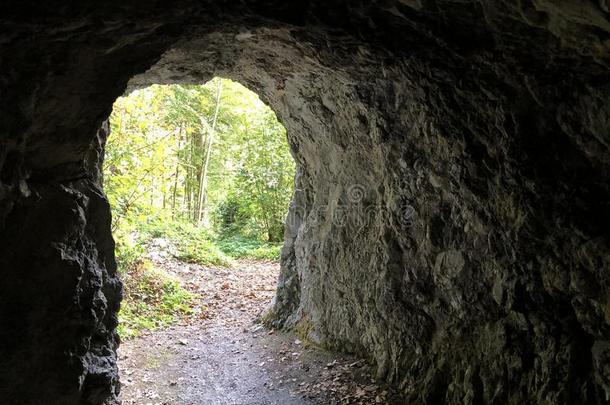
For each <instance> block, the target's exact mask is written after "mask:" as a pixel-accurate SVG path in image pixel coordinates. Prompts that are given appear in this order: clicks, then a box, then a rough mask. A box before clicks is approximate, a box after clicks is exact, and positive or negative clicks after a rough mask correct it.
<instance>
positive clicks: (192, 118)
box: [104, 78, 295, 403]
mask: <svg viewBox="0 0 610 405" xmlns="http://www.w3.org/2000/svg"><path fill="white" fill-rule="evenodd" d="M110 122H111V135H110V137H109V139H108V143H107V145H106V157H105V162H104V186H105V191H106V193H107V195H108V198H109V200H110V203H111V206H112V210H113V221H112V230H113V234H114V238H115V241H116V255H117V262H118V266H119V271H120V273H121V275H122V279H123V282H124V288H125V293H124V294H125V298H124V300H123V303H122V307H121V312H120V314H119V319H120V323H119V335H120V336H121V338H122V340H123V346H122V351H121V355H122V357H123V360H124V361H122V362H121V363H120V366H121V371H122V374H123V375H122V380H123V386H124V387H123V396H124V400H125V402H127V403H130V402H133V403H138V402H139V401H141V400H142V401H143V400H145V399H146V398H148V399H154V398H157V397H158V396H159V395H160V394H159V393H156V392H155V391H154V390H153V391H151V390H150V389H144V388H143V387H144V386H145V385H146V379H147V375H155V376H156V377H155V378H161V377H159V376H158V375H157V373H163V371H162V370H159V368H160V367H161V366H166V365H167V364H163V363H168V364H171V359H169V358H167V356H166V354H167V353H166V354H163V355H162V357H161V358H157V357H155V356H157V355H158V353H159V352H158V351H157V350H154V351H153V350H151V349H150V347H151V346H152V347H154V346H158V345H160V346H161V348H162V350H161V353H164V352H163V350H167V346H168V345H171V342H164V341H163V339H164V337H163V335H162V334H160V333H162V332H163V331H167V330H168V328H174V329H173V330H174V331H175V330H176V329H175V328H176V325H181V326H182V327H184V326H185V325H186V326H188V325H198V324H199V323H200V322H201V320H205V319H216V320H217V321H218V322H219V323H222V324H223V326H230V324H232V323H240V322H241V323H244V326H248V325H247V324H248V322H250V321H252V320H253V319H254V318H255V317H256V316H257V315H259V314H260V312H261V310H262V309H263V308H264V305H266V304H267V303H268V302H269V301H270V300H271V298H272V295H273V292H274V291H275V283H276V278H277V275H278V271H279V264H278V259H279V252H280V248H281V243H282V240H283V229H284V219H285V216H286V212H287V208H288V204H289V201H290V198H291V195H292V190H293V179H294V171H295V167H294V161H293V160H292V157H291V155H290V151H289V148H288V144H287V142H286V133H285V129H284V127H283V126H282V125H281V124H280V123H279V122H278V120H277V118H276V116H275V114H274V113H273V111H271V110H270V109H269V107H267V106H266V105H265V104H264V103H263V102H261V100H260V99H259V98H258V96H257V95H256V94H254V93H253V92H251V91H249V90H248V89H246V88H245V87H244V86H242V85H240V84H238V83H236V82H233V81H230V80H227V79H221V78H215V79H213V80H211V81H210V82H208V83H206V84H205V85H167V86H161V85H154V86H151V87H148V88H145V89H141V90H137V91H134V92H132V93H130V94H128V95H126V96H125V97H121V98H119V99H118V100H117V101H116V102H115V104H114V108H113V113H112V115H111V118H110ZM220 313H221V314H222V316H221V317H219V314H220ZM236 313H237V315H236ZM182 332H183V334H186V335H188V334H190V332H188V331H186V330H183V331H182ZM191 332H192V331H191ZM223 333H225V334H227V333H230V332H228V331H223ZM166 338H167V336H166ZM138 339H150V340H140V341H138ZM169 339H170V340H171V341H173V342H174V343H175V342H178V344H179V345H182V346H186V345H188V340H189V339H190V337H188V336H182V335H180V336H174V335H171V336H170V337H169ZM164 356H165V357H164ZM153 363H154V364H156V365H157V367H152V368H151V367H150V365H151V364H153ZM136 370H139V371H143V372H144V373H147V372H148V373H150V374H144V375H137V373H136V375H133V376H131V375H132V373H134V372H135V371H136ZM132 377H133V378H132ZM168 378H169V379H170V380H171V382H172V383H173V384H174V385H178V382H177V381H174V380H173V378H174V377H171V376H170V377H168ZM178 378H179V377H176V379H178ZM136 381H137V383H136ZM132 382H133V385H134V387H133V389H131V388H130V385H132V384H131V383H132Z"/></svg>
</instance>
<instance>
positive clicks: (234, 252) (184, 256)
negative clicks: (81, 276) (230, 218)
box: [114, 221, 282, 339]
mask: <svg viewBox="0 0 610 405" xmlns="http://www.w3.org/2000/svg"><path fill="white" fill-rule="evenodd" d="M114 235H115V239H116V240H117V243H116V258H117V263H118V267H119V272H120V274H121V277H122V280H123V284H124V288H125V294H124V299H123V302H122V305H121V311H120V313H119V327H118V332H119V335H120V336H121V338H123V339H125V338H131V337H134V336H137V335H138V334H139V333H141V332H142V331H144V330H155V329H159V328H163V327H166V326H169V325H171V324H174V323H176V322H177V321H179V320H180V319H183V318H184V317H185V316H187V315H189V314H191V312H192V308H193V306H194V305H193V303H194V300H195V299H196V296H195V295H193V294H191V293H190V292H189V291H187V290H185V289H184V288H183V287H181V286H180V282H179V280H178V279H177V278H176V277H175V276H173V275H171V274H168V273H167V272H166V271H164V270H163V269H159V268H155V267H154V265H153V264H152V263H151V262H150V260H148V259H147V258H146V257H145V247H146V245H147V244H148V243H149V242H150V240H151V239H153V238H164V239H166V240H168V241H169V242H170V243H171V245H172V246H174V247H175V251H174V252H173V253H174V255H175V256H176V258H177V259H179V260H182V261H185V262H190V263H197V264H201V265H204V266H222V267H232V266H233V265H234V264H235V260H237V259H245V258H250V259H257V260H279V256H280V249H281V246H282V245H281V244H279V243H266V242H261V241H258V240H253V239H248V238H245V237H240V236H231V237H225V238H220V237H218V236H215V235H212V234H210V233H209V232H208V231H206V230H205V229H201V228H198V227H195V226H193V225H191V224H185V223H176V222H171V221H167V222H162V221H151V222H149V223H146V224H139V225H138V226H137V227H136V226H129V224H126V225H125V226H123V227H122V228H121V229H118V230H115V232H114Z"/></svg>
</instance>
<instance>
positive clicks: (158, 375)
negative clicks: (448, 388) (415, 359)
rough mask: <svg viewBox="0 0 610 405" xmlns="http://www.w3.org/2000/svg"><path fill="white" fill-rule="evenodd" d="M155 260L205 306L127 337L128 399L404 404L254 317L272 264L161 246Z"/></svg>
mask: <svg viewBox="0 0 610 405" xmlns="http://www.w3.org/2000/svg"><path fill="white" fill-rule="evenodd" d="M151 260H152V261H153V263H154V264H155V265H156V266H159V267H162V268H164V269H165V270H166V271H168V272H170V273H173V274H175V275H177V276H178V277H179V278H180V280H182V283H183V285H184V286H185V287H186V288H188V289H189V290H190V291H192V292H194V293H196V294H198V296H199V297H200V298H199V302H198V305H200V307H201V308H207V309H206V310H203V311H202V312H201V313H200V315H198V316H194V317H189V318H188V319H185V320H184V321H183V322H181V323H180V324H179V325H176V326H173V327H171V328H168V329H166V330H163V331H156V332H153V333H146V334H144V335H142V336H140V337H137V338H135V339H131V340H128V341H126V342H123V344H122V345H121V347H120V349H119V368H120V372H121V381H122V384H123V386H122V398H123V403H124V404H244V405H245V404H248V405H255V404H257V405H258V404H282V405H283V404H374V403H384V404H388V403H390V404H391V403H400V401H399V400H398V399H397V398H398V397H397V396H396V395H395V394H394V393H392V392H391V391H390V390H388V389H384V388H382V387H379V386H377V385H376V384H375V382H374V381H373V380H372V379H371V377H370V374H369V372H368V371H369V370H368V367H367V366H366V365H365V363H364V362H363V361H359V360H358V359H354V358H351V357H349V356H345V355H338V354H336V353H330V352H326V351H322V350H318V349H315V348H313V347H308V346H307V345H306V344H304V343H303V342H301V341H300V340H299V339H298V338H297V337H295V336H294V335H292V334H289V333H284V332H280V331H269V330H267V329H264V328H263V327H262V326H260V325H257V324H255V323H254V319H255V318H256V316H257V315H258V314H259V313H260V312H261V311H262V310H263V309H264V308H265V307H266V306H267V305H268V303H269V302H270V301H271V299H272V297H273V294H274V291H275V284H276V279H277V274H278V272H279V265H278V264H277V263H265V262H257V261H245V260H244V261H239V262H238V264H237V266H236V267H235V268H231V269H226V268H213V267H202V266H199V265H195V264H187V263H182V262H179V261H177V260H175V259H174V258H173V257H172V256H171V255H169V254H167V253H166V252H164V251H162V250H155V251H154V253H153V254H151Z"/></svg>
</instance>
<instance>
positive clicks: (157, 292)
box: [118, 260, 196, 338]
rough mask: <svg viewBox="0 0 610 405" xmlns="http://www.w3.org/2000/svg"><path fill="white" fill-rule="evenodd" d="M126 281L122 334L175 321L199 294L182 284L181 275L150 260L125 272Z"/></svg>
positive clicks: (124, 335) (121, 313) (133, 334)
mask: <svg viewBox="0 0 610 405" xmlns="http://www.w3.org/2000/svg"><path fill="white" fill-rule="evenodd" d="M123 282H124V286H125V297H124V299H123V303H122V306H121V311H120V313H119V328H118V332H119V335H120V336H121V337H122V338H130V337H134V336H137V335H138V334H139V333H140V332H141V331H142V330H155V329H159V328H162V327H165V326H168V325H171V324H174V323H175V322H177V321H178V320H180V319H182V318H183V317H184V316H186V315H189V314H191V313H192V311H193V310H192V306H193V303H194V300H195V298H196V297H195V296H194V295H193V294H192V293H190V292H188V291H187V290H185V289H184V288H182V287H181V286H180V283H179V281H178V279H176V278H175V277H173V276H171V275H169V274H167V273H166V272H164V271H163V270H161V269H157V268H155V267H154V266H153V265H152V263H150V262H149V261H148V260H143V261H141V262H139V263H138V264H136V265H134V266H133V268H132V269H131V271H129V272H128V273H126V274H124V275H123Z"/></svg>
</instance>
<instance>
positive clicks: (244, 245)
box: [216, 236, 282, 260]
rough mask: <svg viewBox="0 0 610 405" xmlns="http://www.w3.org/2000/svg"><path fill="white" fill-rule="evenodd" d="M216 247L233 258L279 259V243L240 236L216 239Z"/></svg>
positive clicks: (280, 247) (280, 246)
mask: <svg viewBox="0 0 610 405" xmlns="http://www.w3.org/2000/svg"><path fill="white" fill-rule="evenodd" d="M216 245H217V246H218V249H220V250H221V251H222V252H223V253H225V254H226V255H228V256H230V257H233V258H235V259H259V260H279V258H280V251H281V249H282V244H281V243H268V242H261V241H258V240H255V239H247V238H243V237H240V236H233V237H230V238H225V239H220V240H217V241H216Z"/></svg>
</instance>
